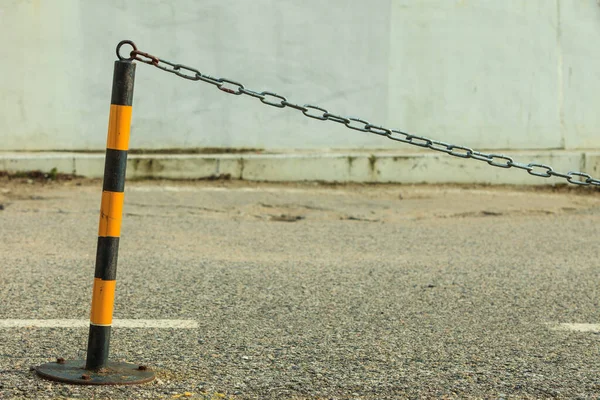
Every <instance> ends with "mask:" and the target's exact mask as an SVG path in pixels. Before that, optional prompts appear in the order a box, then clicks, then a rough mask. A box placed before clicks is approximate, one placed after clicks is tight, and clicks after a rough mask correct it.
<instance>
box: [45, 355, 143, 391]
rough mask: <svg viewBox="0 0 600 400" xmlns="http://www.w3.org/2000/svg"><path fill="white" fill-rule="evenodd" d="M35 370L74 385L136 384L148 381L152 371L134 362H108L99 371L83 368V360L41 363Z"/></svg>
mask: <svg viewBox="0 0 600 400" xmlns="http://www.w3.org/2000/svg"><path fill="white" fill-rule="evenodd" d="M35 371H36V372H37V373H38V375H39V376H41V377H42V378H46V379H50V380H52V381H58V382H65V383H72V384H75V385H136V384H140V383H146V382H150V381H151V380H153V379H154V372H152V371H150V370H148V369H147V368H146V367H140V366H139V365H136V364H128V363H117V362H109V363H108V366H107V367H106V368H103V369H101V370H99V371H88V370H86V369H85V360H72V361H63V360H62V359H61V360H60V361H56V362H51V363H47V364H42V365H40V366H39V367H36V369H35Z"/></svg>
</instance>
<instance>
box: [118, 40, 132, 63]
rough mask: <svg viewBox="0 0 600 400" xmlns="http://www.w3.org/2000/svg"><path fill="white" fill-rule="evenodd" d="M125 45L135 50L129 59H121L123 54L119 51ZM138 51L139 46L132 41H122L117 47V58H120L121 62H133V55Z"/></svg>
mask: <svg viewBox="0 0 600 400" xmlns="http://www.w3.org/2000/svg"><path fill="white" fill-rule="evenodd" d="M125 44H128V45H130V46H131V47H133V50H132V51H131V52H130V53H129V58H125V57H121V54H119V50H121V47H122V46H123V45H125ZM134 51H137V46H136V45H135V43H133V42H132V41H131V40H121V41H120V42H119V44H118V45H117V57H118V58H119V60H121V61H132V60H133V57H132V56H131V53H132V52H134Z"/></svg>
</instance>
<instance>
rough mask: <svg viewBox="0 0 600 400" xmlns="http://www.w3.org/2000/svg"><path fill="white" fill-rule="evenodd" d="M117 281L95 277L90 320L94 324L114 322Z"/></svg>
mask: <svg viewBox="0 0 600 400" xmlns="http://www.w3.org/2000/svg"><path fill="white" fill-rule="evenodd" d="M116 286H117V281H103V280H102V279H100V278H94V290H93V294H92V312H91V314H90V322H91V323H92V324H94V325H110V324H112V314H113V307H114V304H115V287H116Z"/></svg>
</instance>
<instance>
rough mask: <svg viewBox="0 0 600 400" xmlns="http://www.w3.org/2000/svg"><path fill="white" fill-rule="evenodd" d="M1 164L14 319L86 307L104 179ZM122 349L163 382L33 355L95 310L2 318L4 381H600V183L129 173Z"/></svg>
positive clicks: (526, 387) (483, 385)
mask: <svg viewBox="0 0 600 400" xmlns="http://www.w3.org/2000/svg"><path fill="white" fill-rule="evenodd" d="M30 182H31V183H27V181H26V180H23V179H12V180H9V179H8V178H6V177H4V178H0V205H1V207H0V260H1V261H0V304H1V306H0V320H6V319H34V318H35V319H56V318H63V319H65V318H67V319H77V320H85V319H87V318H88V314H89V307H90V299H91V288H92V280H93V273H94V260H95V250H96V239H97V227H98V212H99V205H100V193H101V182H99V181H93V180H91V181H90V180H73V181H64V182H37V181H35V182H34V181H30ZM125 192H126V193H125V208H124V213H125V215H124V220H123V227H122V235H121V245H120V250H119V270H118V274H117V294H116V303H115V318H121V319H187V320H194V321H197V323H198V328H197V329H172V328H170V329H157V328H152V329H130V328H115V329H114V330H113V338H112V342H111V343H112V347H111V351H112V353H111V358H112V359H113V360H115V361H128V362H133V363H139V364H145V365H148V366H150V367H151V368H152V369H154V370H155V371H156V374H157V379H156V380H155V381H154V382H152V383H149V384H145V385H139V386H130V387H118V386H116V387H82V386H70V385H63V384H57V383H52V382H48V381H45V380H42V379H40V378H38V377H37V376H36V375H35V373H34V372H32V371H31V370H30V367H31V366H35V365H39V364H41V363H44V362H48V361H52V360H53V359H55V358H56V357H64V358H66V359H77V358H82V357H84V355H85V346H86V343H87V342H86V340H87V329H84V328H73V329H70V328H35V327H28V328H0V398H1V399H13V398H15V399H19V398H35V399H64V398H86V399H87V398H96V399H104V398H107V399H108V398H110V399H133V398H165V399H167V398H169V399H170V398H202V399H351V398H352V399H404V398H408V399H422V398H435V399H448V398H478V399H479V398H484V399H488V398H489V399H500V398H503V399H509V398H515V399H516V398H518V399H540V398H564V399H575V398H581V399H591V398H598V396H600V373H599V372H600V371H599V370H600V354H599V350H600V335H599V334H598V331H595V330H591V331H589V332H578V331H572V330H568V329H564V330H558V329H556V328H557V327H558V324H561V323H587V324H598V323H600V315H599V311H598V310H599V307H598V294H599V293H598V282H599V279H598V278H599V274H600V272H599V271H600V269H599V268H598V264H599V261H598V260H599V251H598V249H599V246H598V239H599V230H600V225H599V222H600V194H599V193H598V192H597V191H590V190H575V189H572V190H566V189H564V188H555V189H552V188H546V189H540V188H527V187H490V186H472V187H467V186H451V185H450V186H403V185H319V184H310V183H306V184H265V183H252V182H235V181H215V182H170V181H140V182H128V183H127V185H126V189H125Z"/></svg>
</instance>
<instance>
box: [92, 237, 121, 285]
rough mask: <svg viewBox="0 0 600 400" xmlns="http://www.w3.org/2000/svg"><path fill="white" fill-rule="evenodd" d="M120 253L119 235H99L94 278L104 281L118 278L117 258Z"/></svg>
mask: <svg viewBox="0 0 600 400" xmlns="http://www.w3.org/2000/svg"><path fill="white" fill-rule="evenodd" d="M118 254H119V238H118V237H102V236H101V237H99V238H98V250H97V251H96V271H95V273H94V278H100V279H102V280H103V281H114V280H116V279H117V258H118Z"/></svg>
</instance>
